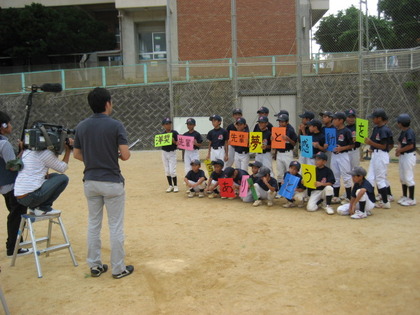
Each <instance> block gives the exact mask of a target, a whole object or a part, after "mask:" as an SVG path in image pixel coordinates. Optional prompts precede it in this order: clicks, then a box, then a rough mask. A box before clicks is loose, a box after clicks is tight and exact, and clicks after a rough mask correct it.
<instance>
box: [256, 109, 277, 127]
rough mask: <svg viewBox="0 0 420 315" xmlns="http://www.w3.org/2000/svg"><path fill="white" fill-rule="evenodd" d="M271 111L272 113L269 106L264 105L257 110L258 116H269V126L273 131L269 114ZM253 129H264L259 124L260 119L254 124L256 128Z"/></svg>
mask: <svg viewBox="0 0 420 315" xmlns="http://www.w3.org/2000/svg"><path fill="white" fill-rule="evenodd" d="M269 113H270V111H269V109H268V108H267V107H264V106H262V107H260V108H258V110H257V115H258V118H259V117H261V116H263V117H267V128H268V130H269V131H270V132H271V129H272V128H273V125H272V124H271V123H270V122H269V121H268V114H269ZM253 131H254V132H258V131H262V130H261V126H260V124H259V120H257V123H256V125H255V126H254V130H253Z"/></svg>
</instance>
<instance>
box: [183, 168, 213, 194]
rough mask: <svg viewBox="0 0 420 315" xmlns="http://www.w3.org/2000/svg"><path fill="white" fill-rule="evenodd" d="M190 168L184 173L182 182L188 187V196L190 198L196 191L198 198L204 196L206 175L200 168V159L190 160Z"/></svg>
mask: <svg viewBox="0 0 420 315" xmlns="http://www.w3.org/2000/svg"><path fill="white" fill-rule="evenodd" d="M190 164H191V168H192V169H191V170H190V171H189V172H188V173H187V175H185V177H184V182H185V185H187V188H188V189H189V193H188V198H192V197H194V196H195V194H196V193H198V198H203V197H204V188H206V180H207V178H206V175H205V174H204V171H203V170H202V169H200V166H201V163H200V160H193V161H191V163H190Z"/></svg>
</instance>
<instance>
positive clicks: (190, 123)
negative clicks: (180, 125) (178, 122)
mask: <svg viewBox="0 0 420 315" xmlns="http://www.w3.org/2000/svg"><path fill="white" fill-rule="evenodd" d="M186 125H187V128H188V131H187V132H185V133H184V136H188V137H192V138H193V139H194V150H192V151H190V150H185V153H184V164H185V174H187V173H188V172H189V171H190V170H191V162H192V161H194V160H199V159H200V154H199V151H198V150H199V149H200V146H201V144H202V143H203V138H202V137H201V134H200V133H199V132H198V131H196V130H195V129H194V128H195V119H194V118H188V119H187V122H186Z"/></svg>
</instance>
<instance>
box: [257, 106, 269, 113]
mask: <svg viewBox="0 0 420 315" xmlns="http://www.w3.org/2000/svg"><path fill="white" fill-rule="evenodd" d="M268 113H270V111H269V110H268V108H267V107H264V106H262V107H260V108H258V110H257V114H268Z"/></svg>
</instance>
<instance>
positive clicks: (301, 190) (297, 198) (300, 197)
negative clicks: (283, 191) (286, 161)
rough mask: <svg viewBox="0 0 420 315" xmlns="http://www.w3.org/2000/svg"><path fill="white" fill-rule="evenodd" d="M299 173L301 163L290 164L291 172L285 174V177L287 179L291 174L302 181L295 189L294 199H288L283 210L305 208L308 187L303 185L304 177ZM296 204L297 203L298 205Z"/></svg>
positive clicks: (293, 162)
mask: <svg viewBox="0 0 420 315" xmlns="http://www.w3.org/2000/svg"><path fill="white" fill-rule="evenodd" d="M299 171H300V163H299V162H298V161H292V162H290V165H289V171H288V172H286V173H285V174H284V177H285V178H286V175H287V174H290V175H293V176H296V177H299V178H300V181H299V183H298V185H297V187H296V189H295V194H294V195H293V198H292V199H287V202H286V203H285V204H284V205H283V208H294V207H296V206H298V207H299V208H302V207H304V206H305V202H304V200H305V197H306V187H305V186H304V185H303V182H302V175H300V174H299ZM279 190H280V189H279ZM295 202H297V204H296V203H295Z"/></svg>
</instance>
